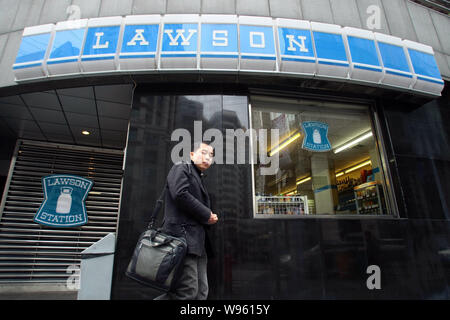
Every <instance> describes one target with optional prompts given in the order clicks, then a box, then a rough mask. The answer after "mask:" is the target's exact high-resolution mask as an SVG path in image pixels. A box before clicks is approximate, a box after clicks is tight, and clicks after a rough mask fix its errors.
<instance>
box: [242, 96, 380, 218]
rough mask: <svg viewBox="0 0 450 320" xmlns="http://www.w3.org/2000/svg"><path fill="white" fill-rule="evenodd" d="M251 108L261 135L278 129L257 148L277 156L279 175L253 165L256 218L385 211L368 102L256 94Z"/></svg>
mask: <svg viewBox="0 0 450 320" xmlns="http://www.w3.org/2000/svg"><path fill="white" fill-rule="evenodd" d="M251 109H252V113H251V121H252V123H251V124H252V128H253V129H255V130H256V132H257V134H259V131H258V130H259V129H267V130H268V131H269V130H270V129H278V132H279V140H278V141H270V142H269V143H268V144H267V145H268V148H267V150H259V152H261V151H262V152H267V154H268V156H278V157H279V170H278V171H277V172H276V174H274V175H262V174H261V168H263V167H264V166H263V165H262V164H260V163H256V164H254V183H255V204H254V205H255V211H256V212H255V214H256V215H255V216H256V217H275V216H284V217H286V216H308V215H329V214H365V215H382V214H386V213H387V210H386V202H385V199H384V194H385V183H384V177H383V174H382V167H381V162H380V156H379V152H378V149H377V146H376V143H375V134H374V131H373V129H372V125H371V119H370V113H369V108H368V107H367V106H362V105H348V104H340V103H331V102H317V101H308V100H300V99H278V98H272V97H263V96H253V97H252V99H251ZM268 131H267V132H268ZM259 138H260V137H259V136H258V139H259ZM269 140H270V138H269Z"/></svg>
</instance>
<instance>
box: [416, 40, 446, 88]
mask: <svg viewBox="0 0 450 320" xmlns="http://www.w3.org/2000/svg"><path fill="white" fill-rule="evenodd" d="M408 52H409V57H410V58H411V63H412V66H413V68H414V72H415V73H416V74H417V77H418V78H419V79H421V80H425V81H429V82H435V83H439V84H444V81H442V79H441V73H440V72H439V69H438V66H437V64H436V60H435V59H434V57H433V56H432V55H431V54H428V53H425V52H421V51H417V50H414V49H408ZM420 75H423V76H427V77H430V78H433V79H427V78H424V77H421V76H420Z"/></svg>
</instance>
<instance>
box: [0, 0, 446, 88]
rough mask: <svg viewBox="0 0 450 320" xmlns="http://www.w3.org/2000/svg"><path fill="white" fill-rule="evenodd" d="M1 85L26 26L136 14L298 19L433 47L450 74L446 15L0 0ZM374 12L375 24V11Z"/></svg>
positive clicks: (380, 2) (283, 4)
mask: <svg viewBox="0 0 450 320" xmlns="http://www.w3.org/2000/svg"><path fill="white" fill-rule="evenodd" d="M0 6H1V8H2V10H1V12H0V21H2V22H1V23H0V74H2V77H0V88H1V87H8V86H14V85H15V82H14V75H13V72H12V64H13V62H14V60H15V57H16V54H17V51H18V49H19V46H20V41H21V37H22V32H23V29H24V28H25V27H28V26H34V25H40V24H46V23H56V22H59V21H64V20H66V19H68V18H74V17H79V18H82V19H83V18H94V17H104V16H115V15H120V16H125V15H138V14H174V13H202V14H237V15H251V16H269V17H273V18H291V19H303V20H311V21H317V22H324V23H332V24H340V25H342V26H350V27H356V28H362V29H369V28H372V27H371V26H374V27H375V29H371V30H372V31H377V32H381V33H387V34H391V35H394V36H397V37H400V38H403V39H408V40H412V41H417V42H421V43H424V44H427V45H430V46H432V47H433V49H434V51H435V57H436V61H437V63H438V66H439V69H440V71H441V74H442V76H443V77H444V78H447V79H449V78H450V38H449V37H448V30H450V18H449V17H448V16H445V15H444V14H441V13H438V12H435V11H433V10H430V9H428V8H425V7H423V6H421V5H418V4H416V3H413V2H410V1H408V0H358V1H356V0H190V1H179V0H153V1H146V0H19V1H17V0H0ZM372 10H375V11H378V10H379V13H380V15H379V24H378V23H377V20H376V19H375V20H374V17H375V16H374V13H373V12H374V11H372Z"/></svg>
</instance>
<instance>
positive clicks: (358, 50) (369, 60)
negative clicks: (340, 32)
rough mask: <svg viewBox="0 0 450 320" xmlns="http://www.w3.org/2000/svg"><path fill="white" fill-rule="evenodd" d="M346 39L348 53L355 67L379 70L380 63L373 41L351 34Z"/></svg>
mask: <svg viewBox="0 0 450 320" xmlns="http://www.w3.org/2000/svg"><path fill="white" fill-rule="evenodd" d="M347 40H348V47H349V49H350V54H351V56H352V62H353V63H355V64H356V65H355V68H359V69H368V70H372V71H379V72H381V64H380V61H379V60H378V54H377V48H376V47H375V41H373V40H369V39H363V38H358V37H353V36H348V37H347ZM359 64H364V65H365V66H361V65H359ZM367 65H370V66H367ZM372 66H373V67H372Z"/></svg>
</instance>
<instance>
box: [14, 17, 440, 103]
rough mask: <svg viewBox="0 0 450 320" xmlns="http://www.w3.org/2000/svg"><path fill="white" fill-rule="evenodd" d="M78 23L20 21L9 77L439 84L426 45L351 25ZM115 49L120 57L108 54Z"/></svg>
mask: <svg viewBox="0 0 450 320" xmlns="http://www.w3.org/2000/svg"><path fill="white" fill-rule="evenodd" d="M183 21H184V23H183ZM161 22H163V23H164V25H163V26H161ZM83 23H84V25H86V26H88V27H87V28H82V27H81V26H77V27H76V28H78V29H71V30H67V28H75V27H74V26H72V25H71V24H70V23H67V22H66V23H62V24H60V25H59V26H58V25H57V26H56V28H55V25H54V24H47V25H42V26H34V27H27V28H25V30H24V33H23V37H22V43H21V45H20V49H19V51H18V54H17V57H16V60H15V63H14V64H13V69H14V75H15V79H16V81H23V80H31V79H37V78H44V77H48V76H52V77H53V76H60V75H61V76H62V75H75V74H77V73H80V72H86V73H92V72H103V71H116V72H122V71H127V70H128V71H129V70H142V71H143V70H148V71H149V72H160V71H164V70H169V69H171V70H176V69H186V68H191V69H195V68H197V67H198V68H200V69H204V70H217V71H224V70H235V71H237V72H239V71H240V70H242V71H246V72H260V71H264V72H267V71H269V72H279V73H289V74H290V75H297V76H299V77H305V76H306V77H311V76H317V77H318V78H321V77H325V78H330V77H332V78H341V79H347V80H348V81H358V82H368V83H372V84H374V85H376V86H389V87H398V88H408V89H411V90H415V91H418V92H421V93H430V94H432V95H440V94H441V92H442V89H443V85H444V82H443V80H442V78H441V75H440V72H439V69H438V67H437V64H436V61H435V59H434V53H433V50H432V48H431V47H430V46H426V45H421V44H418V43H416V42H413V41H409V42H408V40H402V39H400V38H398V37H393V36H387V35H384V34H381V33H376V32H371V31H367V30H360V29H356V28H341V27H340V26H337V25H329V24H322V23H316V22H308V21H302V20H294V19H270V18H263V17H242V16H241V17H239V16H237V15H232V16H229V15H223V16H221V15H205V16H201V15H186V17H184V15H167V16H163V15H161V16H159V17H158V15H148V16H127V17H125V18H123V17H119V16H118V17H105V18H93V19H86V20H84V21H83ZM200 24H201V28H200ZM122 26H123V27H122ZM160 26H161V27H160ZM121 28H123V29H121ZM276 29H277V30H276ZM122 31H123V32H122ZM53 32H54V33H53ZM53 35H54V37H53ZM344 35H346V37H345V36H344ZM275 37H277V41H275ZM52 39H53V40H52ZM346 39H347V40H348V41H344V40H346ZM373 39H375V40H373ZM83 41H84V42H83ZM158 41H161V43H158ZM50 43H52V46H51V47H49V46H50ZM119 43H121V45H120V46H118V44H119ZM275 46H278V48H275ZM377 46H378V47H377ZM406 49H408V50H406ZM47 50H49V52H50V54H49V56H48V59H47V61H46V63H45V59H46V58H47V57H46V53H48V52H47ZM80 51H82V52H81V54H82V55H81V60H82V62H81V63H80V64H78V59H79V57H80ZM378 52H379V53H380V54H379V53H378ZM347 53H348V54H349V56H347ZM116 54H117V55H118V56H119V58H120V59H118V60H114V58H116ZM172 57H173V58H176V57H178V58H179V59H172ZM197 57H199V60H197V59H196V58H197ZM350 57H351V59H350ZM139 58H142V60H141V61H140V60H139ZM108 59H109V60H108ZM90 60H94V61H95V60H105V61H104V62H100V63H99V62H98V61H95V63H91V62H89V61H90ZM316 61H317V63H315V62H316ZM71 62H72V63H71ZM74 62H76V63H74ZM350 62H351V64H352V65H351V67H350ZM64 63H67V64H66V65H64ZM53 64H58V65H53ZM41 65H42V67H40V66H41ZM374 71H375V72H374ZM415 79H418V80H420V81H415ZM422 80H423V81H422ZM425 82H426V83H425Z"/></svg>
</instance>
